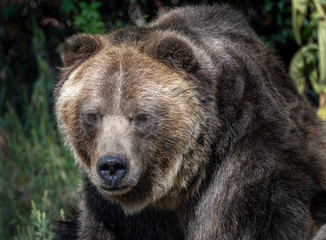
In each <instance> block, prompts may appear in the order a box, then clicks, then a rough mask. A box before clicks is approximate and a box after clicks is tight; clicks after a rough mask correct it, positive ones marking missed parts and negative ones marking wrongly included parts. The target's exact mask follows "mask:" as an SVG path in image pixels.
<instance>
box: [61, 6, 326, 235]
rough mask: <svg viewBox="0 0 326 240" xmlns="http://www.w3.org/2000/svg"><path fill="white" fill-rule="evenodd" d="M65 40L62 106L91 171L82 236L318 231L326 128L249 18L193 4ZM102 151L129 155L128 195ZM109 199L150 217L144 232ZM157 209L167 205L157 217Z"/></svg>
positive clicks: (65, 130)
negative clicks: (103, 171) (111, 186)
mask: <svg viewBox="0 0 326 240" xmlns="http://www.w3.org/2000/svg"><path fill="white" fill-rule="evenodd" d="M68 42H70V43H71V44H72V45H73V46H74V48H73V51H69V52H65V53H63V55H62V59H63V62H64V64H65V66H64V67H63V68H62V74H61V78H60V81H59V82H58V84H57V87H56V90H55V96H56V114H57V119H58V126H59V128H60V131H61V133H62V135H63V136H64V138H65V141H66V144H67V145H68V146H69V147H70V149H71V150H72V152H73V153H74V155H75V158H76V161H77V162H78V163H79V164H80V165H81V166H82V169H83V170H84V171H85V172H86V175H87V177H85V178H84V181H85V186H84V187H83V188H82V190H81V201H80V206H79V211H80V213H79V217H78V224H79V226H80V227H79V228H78V229H77V230H76V231H77V235H78V236H79V239H107V238H109V239H130V238H132V239H140V237H139V236H141V238H144V239H146V237H148V236H147V235H146V234H148V231H153V234H154V235H155V234H156V235H157V236H159V238H161V239H164V238H166V237H167V236H170V237H168V238H172V237H171V236H174V237H175V238H179V237H180V236H182V238H185V239H221V240H222V239H308V238H310V237H311V236H313V235H314V232H311V231H312V230H311V229H313V219H312V217H311V215H310V210H309V209H315V208H312V207H311V206H312V205H313V206H314V205H315V204H314V203H313V201H312V200H313V198H314V196H315V194H317V192H320V191H321V192H322V191H324V190H325V185H326V154H325V147H326V137H325V131H324V128H323V124H322V122H321V121H320V120H319V119H318V118H317V117H316V116H315V114H314V113H313V111H312V109H310V108H309V107H308V106H306V104H305V102H304V101H303V100H302V99H301V97H300V96H299V94H298V93H297V91H296V90H295V87H294V85H293V83H292V81H291V80H290V79H289V77H288V75H287V74H286V73H285V71H284V69H283V67H282V66H281V64H280V63H279V62H278V61H277V60H275V58H274V57H273V55H272V53H271V52H270V51H269V50H268V49H267V48H266V47H265V45H264V44H263V43H262V42H261V41H260V40H259V39H258V38H257V36H256V35H255V33H254V32H253V31H252V30H251V29H250V28H249V27H248V25H247V23H246V21H245V20H244V19H243V17H242V16H241V15H239V14H238V13H237V12H235V11H233V10H231V9H230V8H229V7H227V6H219V5H215V6H210V7H207V6H201V7H185V8H179V9H175V10H172V11H170V12H168V13H166V14H164V15H163V16H161V17H159V18H158V19H157V20H156V21H154V22H153V23H151V24H150V25H148V26H146V27H144V28H127V29H123V30H120V31H117V32H113V33H110V34H108V35H101V36H100V35H95V36H88V35H77V36H74V37H72V38H71V39H70V40H69V41H68ZM90 114H91V115H92V116H95V120H94V122H90V121H89V120H88V118H89V115H90ZM105 155H117V156H119V157H121V158H122V159H125V160H126V161H127V164H128V171H127V173H126V175H125V176H124V177H123V178H122V179H119V181H118V182H117V183H116V187H118V189H119V190H117V191H112V190H108V189H107V182H106V181H105V180H103V179H102V178H101V177H100V176H99V174H98V172H97V171H98V170H97V168H96V166H97V162H98V160H99V159H100V158H101V157H102V156H105ZM315 199H316V198H315ZM318 199H319V198H318ZM96 202H97V203H96ZM112 202H113V203H116V204H118V206H121V207H122V209H123V211H124V213H125V214H127V215H133V216H135V219H137V221H141V222H142V224H143V227H144V231H143V232H140V233H139V236H138V235H137V234H136V233H135V235H134V236H132V235H131V236H130V235H128V234H127V233H123V234H127V235H121V236H120V235H119V234H122V233H121V231H123V229H120V228H126V227H127V226H128V227H129V226H130V225H131V224H132V221H133V220H132V219H130V217H128V216H127V215H125V214H124V213H123V212H122V211H120V210H114V209H115V208H117V205H114V204H113V203H112ZM95 203H96V204H98V206H102V205H103V206H108V207H105V209H106V210H101V208H99V207H98V206H95ZM148 209H149V210H148ZM150 209H155V210H153V211H154V212H151V211H152V210H150ZM102 211H104V212H102ZM115 211H118V213H116V214H118V216H119V217H118V219H121V218H123V219H124V220H122V221H125V222H126V223H125V225H123V224H122V225H120V224H121V223H116V221H115V220H113V217H110V216H111V215H112V214H113V213H112V212H115ZM160 211H163V212H164V211H168V214H167V215H166V217H162V218H161V219H162V220H160V221H159V219H160V214H161V212H160ZM318 211H319V212H320V211H323V209H319V210H318ZM163 212H162V214H163ZM164 214H165V213H164ZM313 215H314V216H317V217H316V218H318V216H319V215H318V213H317V214H314V213H313ZM148 216H153V220H152V221H150V222H148V221H147V220H145V219H147V217H148ZM164 216H165V215H164ZM156 217H157V218H156ZM165 219H166V220H165ZM171 219H173V221H172V220H171ZM176 219H177V220H176ZM314 219H315V218H314ZM316 221H318V220H316ZM153 224H154V225H153ZM318 224H319V226H320V225H321V224H320V223H318ZM112 226H116V227H112ZM118 226H119V227H118ZM176 227H177V230H176V229H175V228H176ZM153 229H155V230H153ZM169 229H171V231H170V230H169ZM132 231H134V230H132ZM135 231H136V230H135ZM179 231H180V232H179ZM117 232H119V233H117ZM130 234H131V233H130ZM164 234H165V235H164ZM180 234H181V235H180ZM59 235H60V234H59ZM154 235H151V236H154ZM156 235H155V236H156ZM119 236H120V237H119ZM136 236H138V237H136Z"/></svg>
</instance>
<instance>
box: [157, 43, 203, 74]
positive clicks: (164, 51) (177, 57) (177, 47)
mask: <svg viewBox="0 0 326 240" xmlns="http://www.w3.org/2000/svg"><path fill="white" fill-rule="evenodd" d="M154 48H155V50H154V54H155V58H157V59H159V60H160V61H162V62H163V63H165V64H167V65H168V66H170V67H172V68H174V69H178V70H183V71H186V72H188V73H196V72H197V71H198V70H199V69H200V64H199V62H198V59H197V57H196V55H195V53H194V50H193V48H192V47H191V45H190V43H188V42H186V41H185V40H183V39H180V38H178V37H166V38H163V39H162V40H160V41H159V42H157V43H156V44H155V47H154Z"/></svg>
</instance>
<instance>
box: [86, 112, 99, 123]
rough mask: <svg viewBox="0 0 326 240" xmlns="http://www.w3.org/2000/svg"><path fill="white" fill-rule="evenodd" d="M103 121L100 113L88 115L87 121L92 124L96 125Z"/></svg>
mask: <svg viewBox="0 0 326 240" xmlns="http://www.w3.org/2000/svg"><path fill="white" fill-rule="evenodd" d="M100 121H101V117H100V116H99V115H98V114H94V113H89V114H87V115H86V122H87V123H88V124H90V125H95V124H97V123H99V122H100Z"/></svg>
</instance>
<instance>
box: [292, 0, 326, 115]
mask: <svg viewBox="0 0 326 240" xmlns="http://www.w3.org/2000/svg"><path fill="white" fill-rule="evenodd" d="M292 5H293V6H292V23H293V31H294V36H295V39H296V42H297V44H298V45H299V46H300V49H299V50H298V51H297V53H296V54H295V55H294V56H293V58H292V61H291V64H290V74H291V77H292V78H293V79H294V80H295V82H296V84H297V87H298V89H299V91H300V92H301V93H302V94H304V95H308V96H312V97H315V98H316V99H318V115H319V116H320V117H321V118H322V119H324V120H326V13H325V9H326V1H322V0H292Z"/></svg>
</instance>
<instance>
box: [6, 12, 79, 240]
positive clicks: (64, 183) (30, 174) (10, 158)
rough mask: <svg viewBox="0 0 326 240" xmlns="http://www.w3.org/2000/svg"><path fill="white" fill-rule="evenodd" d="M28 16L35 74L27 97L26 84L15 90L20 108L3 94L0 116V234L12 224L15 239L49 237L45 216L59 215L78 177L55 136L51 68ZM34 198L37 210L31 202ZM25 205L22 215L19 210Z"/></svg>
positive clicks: (41, 34) (41, 35) (41, 36)
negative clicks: (0, 140) (1, 141)
mask: <svg viewBox="0 0 326 240" xmlns="http://www.w3.org/2000/svg"><path fill="white" fill-rule="evenodd" d="M31 20H32V21H31V22H32V29H33V38H32V39H31V46H32V49H31V50H32V51H33V52H34V54H35V60H36V65H37V70H38V73H39V74H38V78H37V80H36V81H35V82H34V84H33V88H32V93H31V95H30V97H29V95H28V92H27V91H26V90H27V89H20V95H17V96H15V97H16V98H17V99H19V102H20V103H21V104H22V105H21V110H20V111H18V110H17V109H16V108H14V107H13V106H12V104H11V103H10V102H9V101H8V100H5V101H4V102H5V103H6V105H5V106H4V107H3V108H4V114H3V115H1V116H0V122H1V125H0V131H1V132H2V131H4V129H5V132H4V138H5V141H6V145H7V147H6V148H5V149H4V151H5V153H4V154H2V153H1V154H0V164H1V166H0V183H1V188H0V202H1V205H0V211H1V214H0V227H1V229H0V239H12V237H13V236H12V232H14V231H15V230H14V229H17V235H16V238H15V239H17V240H18V239H49V237H50V235H51V233H50V231H51V229H50V228H49V222H50V221H52V220H54V219H57V218H58V217H59V214H60V203H64V202H68V199H70V198H72V197H74V193H75V192H76V191H75V189H76V185H77V181H78V180H77V179H78V178H77V171H76V167H75V166H74V161H73V159H72V157H71V156H70V154H69V153H68V152H67V151H66V150H65V149H64V148H63V146H62V143H61V142H60V140H59V137H58V135H57V131H56V129H55V121H54V118H53V116H52V115H51V113H50V109H49V105H50V103H51V102H52V100H51V99H50V98H49V96H51V93H52V89H53V83H54V74H53V72H52V70H51V69H50V67H49V65H48V62H47V61H46V60H45V58H44V54H43V48H44V45H45V36H44V32H43V31H42V29H40V28H39V27H38V25H37V24H36V21H35V16H33V15H32V17H31ZM0 94H1V95H2V93H1V92H0ZM1 152H2V151H1ZM68 174H69V176H68ZM43 192H44V195H43ZM31 200H32V201H31ZM50 202H51V203H53V204H51V205H50ZM40 204H42V206H43V207H42V209H41V210H39V209H38V208H37V207H36V206H38V205H40ZM29 209H31V215H30V217H29V218H28V217H26V216H25V212H27V213H28V212H29ZM45 212H47V214H46V213H45Z"/></svg>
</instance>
